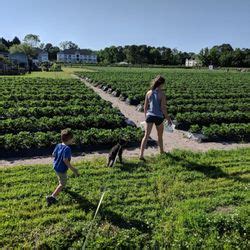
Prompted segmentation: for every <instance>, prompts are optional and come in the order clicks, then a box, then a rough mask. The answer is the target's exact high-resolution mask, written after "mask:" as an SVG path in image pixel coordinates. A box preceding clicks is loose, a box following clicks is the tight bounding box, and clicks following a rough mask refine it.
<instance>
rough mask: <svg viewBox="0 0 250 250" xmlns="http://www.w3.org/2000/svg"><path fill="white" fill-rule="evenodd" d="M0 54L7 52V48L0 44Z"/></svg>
mask: <svg viewBox="0 0 250 250" xmlns="http://www.w3.org/2000/svg"><path fill="white" fill-rule="evenodd" d="M0 52H8V47H6V46H5V45H4V44H3V43H0Z"/></svg>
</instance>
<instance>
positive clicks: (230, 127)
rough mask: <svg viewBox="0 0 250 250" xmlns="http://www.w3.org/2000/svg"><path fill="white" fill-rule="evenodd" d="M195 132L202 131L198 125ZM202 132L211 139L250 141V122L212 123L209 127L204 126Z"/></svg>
mask: <svg viewBox="0 0 250 250" xmlns="http://www.w3.org/2000/svg"><path fill="white" fill-rule="evenodd" d="M193 132H200V129H199V128H198V129H197V127H196V128H193ZM201 132H202V133H203V134H204V135H205V136H206V137H207V138H208V140H210V141H220V140H226V141H250V124H249V123H248V124H237V123H235V124H234V123H231V124H220V125H218V124H212V125H210V126H209V127H206V126H204V127H202V129H201Z"/></svg>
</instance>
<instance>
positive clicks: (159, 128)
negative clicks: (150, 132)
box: [156, 123, 164, 154]
mask: <svg viewBox="0 0 250 250" xmlns="http://www.w3.org/2000/svg"><path fill="white" fill-rule="evenodd" d="M156 130H157V134H158V145H159V147H160V153H161V154H163V153H164V148H163V131H164V125H163V123H161V124H160V125H158V126H156Z"/></svg>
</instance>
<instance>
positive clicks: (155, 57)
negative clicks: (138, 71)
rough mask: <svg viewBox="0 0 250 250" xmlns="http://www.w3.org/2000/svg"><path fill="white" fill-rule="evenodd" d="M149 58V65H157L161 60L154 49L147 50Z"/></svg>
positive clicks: (157, 51)
mask: <svg viewBox="0 0 250 250" xmlns="http://www.w3.org/2000/svg"><path fill="white" fill-rule="evenodd" d="M149 54H150V58H151V63H153V64H159V63H160V59H161V54H160V52H159V50H158V49H156V48H151V49H150V50H149Z"/></svg>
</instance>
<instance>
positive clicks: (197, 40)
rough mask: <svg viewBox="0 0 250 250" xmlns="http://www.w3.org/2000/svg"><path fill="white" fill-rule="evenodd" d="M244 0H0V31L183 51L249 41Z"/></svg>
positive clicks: (248, 5) (88, 44)
mask: <svg viewBox="0 0 250 250" xmlns="http://www.w3.org/2000/svg"><path fill="white" fill-rule="evenodd" d="M249 13H250V0H70V1H69V0H11V1H1V5H0V37H4V38H7V39H13V37H14V36H18V37H19V38H20V39H23V38H24V36H25V35H26V34H29V33H32V34H36V35H39V37H40V39H41V41H42V42H44V43H47V42H50V43H52V44H53V45H59V43H60V42H62V41H73V42H75V43H76V44H78V46H79V47H81V48H90V49H94V50H98V49H102V48H105V47H108V46H112V45H115V46H124V45H131V44H137V45H140V44H146V45H150V46H156V47H158V46H165V47H170V48H176V49H178V50H182V51H187V52H191V51H192V52H199V51H200V49H201V48H204V47H212V46H213V45H217V44H222V43H230V44H231V45H232V46H233V47H234V48H236V47H237V48H249V47H250V14H249Z"/></svg>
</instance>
